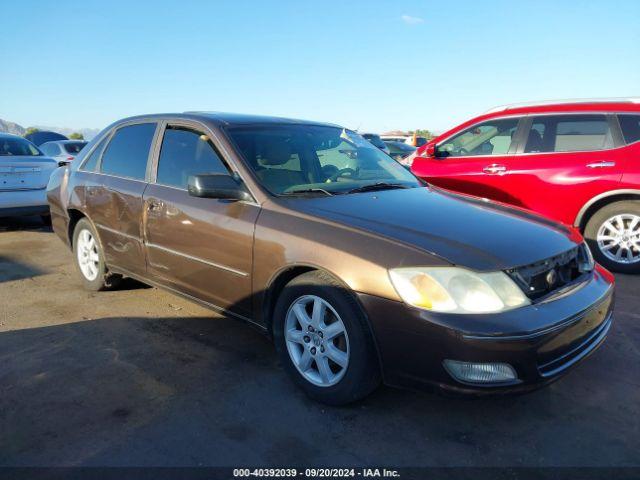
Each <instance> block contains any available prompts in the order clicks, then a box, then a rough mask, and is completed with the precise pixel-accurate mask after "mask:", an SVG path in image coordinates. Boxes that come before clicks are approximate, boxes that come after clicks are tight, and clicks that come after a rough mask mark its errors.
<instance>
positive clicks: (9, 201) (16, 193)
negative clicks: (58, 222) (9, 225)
mask: <svg viewBox="0 0 640 480" xmlns="http://www.w3.org/2000/svg"><path fill="white" fill-rule="evenodd" d="M48 214H49V204H48V203H47V191H46V189H44V188H43V189H39V190H9V191H6V190H5V191H0V217H13V216H19V215H48Z"/></svg>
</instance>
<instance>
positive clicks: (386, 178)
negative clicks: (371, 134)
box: [229, 125, 422, 195]
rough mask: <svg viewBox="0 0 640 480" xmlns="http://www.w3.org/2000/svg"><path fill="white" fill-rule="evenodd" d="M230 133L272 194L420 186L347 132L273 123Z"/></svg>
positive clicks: (233, 129)
mask: <svg viewBox="0 0 640 480" xmlns="http://www.w3.org/2000/svg"><path fill="white" fill-rule="evenodd" d="M229 135H230V137H231V138H232V139H233V141H234V142H235V143H236V145H237V146H238V148H239V150H240V152H241V153H242V155H243V157H244V159H245V161H246V163H247V164H248V166H249V167H251V168H252V169H253V171H254V172H255V174H256V177H257V178H258V180H259V181H260V182H261V183H262V185H264V186H265V187H266V188H267V190H269V191H270V192H271V193H274V194H276V195H287V194H318V193H323V194H341V193H348V192H350V191H352V190H354V189H359V188H361V187H366V186H369V185H376V186H377V187H378V188H385V185H389V188H393V187H398V186H401V187H408V188H411V187H419V186H422V183H421V182H420V181H419V180H418V179H417V178H416V177H414V176H413V175H412V174H411V173H410V172H409V171H407V170H406V169H405V168H404V167H402V166H401V165H399V164H398V163H397V162H396V161H394V160H393V159H391V157H389V156H387V155H385V154H384V153H383V152H381V151H380V150H379V149H378V148H376V147H375V146H373V145H372V144H371V143H369V142H368V141H366V140H365V139H364V138H362V137H361V136H360V135H358V134H357V133H355V132H352V131H350V130H345V129H342V128H338V127H324V126H315V125H274V126H253V127H235V128H231V129H229ZM377 184H383V185H377Z"/></svg>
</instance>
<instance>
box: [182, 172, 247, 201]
mask: <svg viewBox="0 0 640 480" xmlns="http://www.w3.org/2000/svg"><path fill="white" fill-rule="evenodd" d="M187 188H188V190H189V195H191V196H192V197H201V198H219V199H226V200H252V197H251V195H250V194H249V192H247V191H246V190H245V188H244V187H243V186H242V184H240V183H239V182H238V181H237V180H236V179H235V178H233V177H232V176H231V175H217V174H206V175H191V176H189V180H188V181H187Z"/></svg>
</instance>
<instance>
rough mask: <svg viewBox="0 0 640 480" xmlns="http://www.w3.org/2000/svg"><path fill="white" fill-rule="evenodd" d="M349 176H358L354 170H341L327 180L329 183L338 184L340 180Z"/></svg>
mask: <svg viewBox="0 0 640 480" xmlns="http://www.w3.org/2000/svg"><path fill="white" fill-rule="evenodd" d="M347 174H348V176H349V177H353V176H354V175H355V174H356V171H355V170H354V169H353V168H341V169H340V170H338V171H337V172H336V173H334V174H333V175H331V176H330V177H329V178H327V182H336V181H337V180H338V178H340V177H342V176H344V175H347Z"/></svg>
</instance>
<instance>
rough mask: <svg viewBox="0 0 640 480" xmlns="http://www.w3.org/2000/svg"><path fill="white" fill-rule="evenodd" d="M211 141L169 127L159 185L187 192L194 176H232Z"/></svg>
mask: <svg viewBox="0 0 640 480" xmlns="http://www.w3.org/2000/svg"><path fill="white" fill-rule="evenodd" d="M228 173H229V170H228V169H227V168H226V166H225V164H224V163H223V162H222V160H221V159H220V157H219V156H218V154H217V153H216V151H215V148H214V146H213V143H212V142H211V139H210V138H209V137H208V136H207V135H205V134H203V133H202V132H198V131H195V130H192V129H189V128H184V127H168V128H167V130H166V131H165V133H164V137H163V139H162V148H161V150H160V158H159V160H158V174H157V178H156V182H157V183H159V184H162V185H169V186H173V187H179V188H185V189H186V188H187V181H188V179H189V176H190V175H201V174H228Z"/></svg>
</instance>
